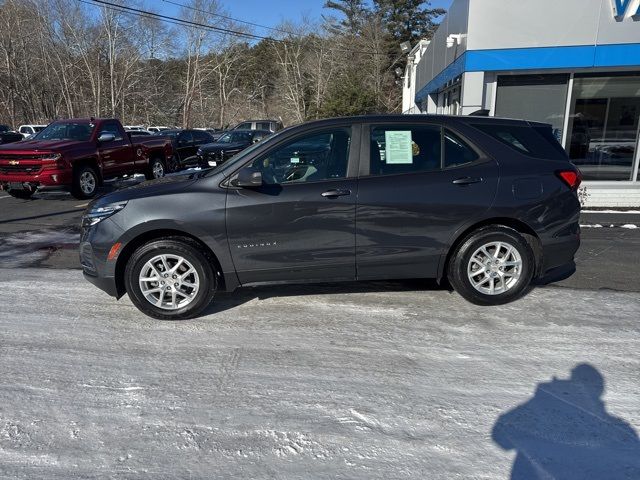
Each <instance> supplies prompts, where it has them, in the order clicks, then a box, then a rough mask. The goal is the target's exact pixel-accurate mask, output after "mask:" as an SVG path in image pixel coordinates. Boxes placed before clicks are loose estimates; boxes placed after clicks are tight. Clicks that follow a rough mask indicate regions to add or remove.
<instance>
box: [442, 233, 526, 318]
mask: <svg viewBox="0 0 640 480" xmlns="http://www.w3.org/2000/svg"><path fill="white" fill-rule="evenodd" d="M492 242H501V243H503V244H508V245H509V246H512V247H513V248H514V249H515V251H516V252H517V254H518V255H519V256H520V259H521V270H520V276H519V278H517V279H516V280H513V283H512V284H511V285H510V286H509V287H508V288H507V289H506V290H505V291H503V292H502V293H494V294H489V293H485V292H482V291H479V290H478V289H476V288H475V287H474V286H473V284H472V283H471V280H470V279H469V275H468V268H469V265H470V262H471V257H472V256H473V255H474V253H475V252H476V251H477V250H478V249H479V248H481V247H482V246H484V245H486V244H489V243H492ZM503 248H504V247H503ZM496 249H498V248H494V250H489V253H494V252H495V250H496ZM503 255H504V254H503ZM514 255H515V253H514ZM489 260H492V261H493V262H494V264H493V265H492V266H487V267H481V268H480V265H479V264H478V263H474V266H473V267H472V268H473V269H474V270H472V272H473V271H477V272H478V276H476V277H473V278H474V279H477V281H480V280H482V279H483V278H486V277H485V276H484V275H485V272H487V270H484V268H487V269H489V271H490V273H487V274H486V275H487V276H490V275H495V280H488V283H486V284H485V285H486V286H484V288H486V289H489V288H490V286H491V284H492V283H493V284H494V287H499V286H500V285H501V284H500V282H501V281H502V285H503V286H504V285H506V284H507V282H505V281H504V280H500V278H501V276H502V275H503V272H504V270H502V271H501V270H500V269H505V268H506V269H511V268H515V267H504V266H502V267H501V266H499V264H498V265H496V264H495V260H494V259H490V258H487V261H489ZM494 270H497V271H494ZM534 271H535V256H534V254H533V251H532V249H531V246H530V245H529V243H528V242H527V241H526V240H525V238H524V237H523V236H522V235H521V234H520V233H519V232H517V231H516V230H514V229H512V228H508V227H504V226H498V225H494V226H489V227H484V228H481V229H479V230H476V231H475V232H472V233H470V234H469V235H468V236H467V237H465V239H464V240H463V241H462V242H460V244H459V246H458V247H457V248H456V250H455V251H454V252H453V254H452V255H451V258H450V259H449V264H448V266H447V277H448V280H449V282H450V283H451V285H452V286H453V288H454V290H455V291H456V292H458V293H459V294H460V295H461V296H462V297H464V298H465V299H466V300H468V301H469V302H471V303H475V304H476V305H501V304H504V303H509V302H511V301H513V300H516V299H517V298H519V297H520V296H522V295H523V294H524V293H525V291H526V290H527V289H528V288H529V285H530V283H531V279H532V278H533V274H534ZM507 273H509V272H507ZM481 275H482V276H481ZM505 278H507V277H505ZM480 288H483V286H480Z"/></svg>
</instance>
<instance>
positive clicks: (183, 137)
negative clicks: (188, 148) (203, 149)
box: [178, 132, 193, 145]
mask: <svg viewBox="0 0 640 480" xmlns="http://www.w3.org/2000/svg"><path fill="white" fill-rule="evenodd" d="M178 143H179V144H180V145H190V144H192V143H193V134H192V133H191V132H181V133H180V134H179V135H178Z"/></svg>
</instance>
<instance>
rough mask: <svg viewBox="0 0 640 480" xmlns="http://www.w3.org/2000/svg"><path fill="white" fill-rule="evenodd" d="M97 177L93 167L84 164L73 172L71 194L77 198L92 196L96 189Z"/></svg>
mask: <svg viewBox="0 0 640 480" xmlns="http://www.w3.org/2000/svg"><path fill="white" fill-rule="evenodd" d="M98 182H99V177H98V173H97V172H96V170H95V168H93V167H92V166H90V165H85V166H83V167H80V168H78V169H77V170H76V171H75V172H74V174H73V185H72V186H71V194H72V195H73V196H74V197H76V198H78V199H81V200H82V199H85V198H93V197H95V195H96V191H97V190H98Z"/></svg>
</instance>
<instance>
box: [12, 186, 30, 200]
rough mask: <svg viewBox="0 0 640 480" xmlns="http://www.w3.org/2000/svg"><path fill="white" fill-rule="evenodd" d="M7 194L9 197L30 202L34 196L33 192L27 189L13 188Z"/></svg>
mask: <svg viewBox="0 0 640 480" xmlns="http://www.w3.org/2000/svg"><path fill="white" fill-rule="evenodd" d="M7 193H8V194H9V195H11V196H12V197H14V198H20V199H22V200H28V199H30V198H31V196H32V195H33V194H34V191H33V190H29V189H27V188H25V189H17V188H11V189H9V190H8V191H7Z"/></svg>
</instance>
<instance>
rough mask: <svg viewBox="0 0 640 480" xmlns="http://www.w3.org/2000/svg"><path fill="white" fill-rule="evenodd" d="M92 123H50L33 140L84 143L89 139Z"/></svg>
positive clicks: (93, 126) (92, 128)
mask: <svg viewBox="0 0 640 480" xmlns="http://www.w3.org/2000/svg"><path fill="white" fill-rule="evenodd" d="M94 128H95V125H94V124H93V123H52V124H51V125H49V126H48V127H46V128H44V129H43V130H42V131H41V132H40V133H38V134H37V135H36V136H35V137H33V139H34V140H75V141H78V142H86V141H88V140H89V139H90V138H91V134H92V133H93V130H94Z"/></svg>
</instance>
